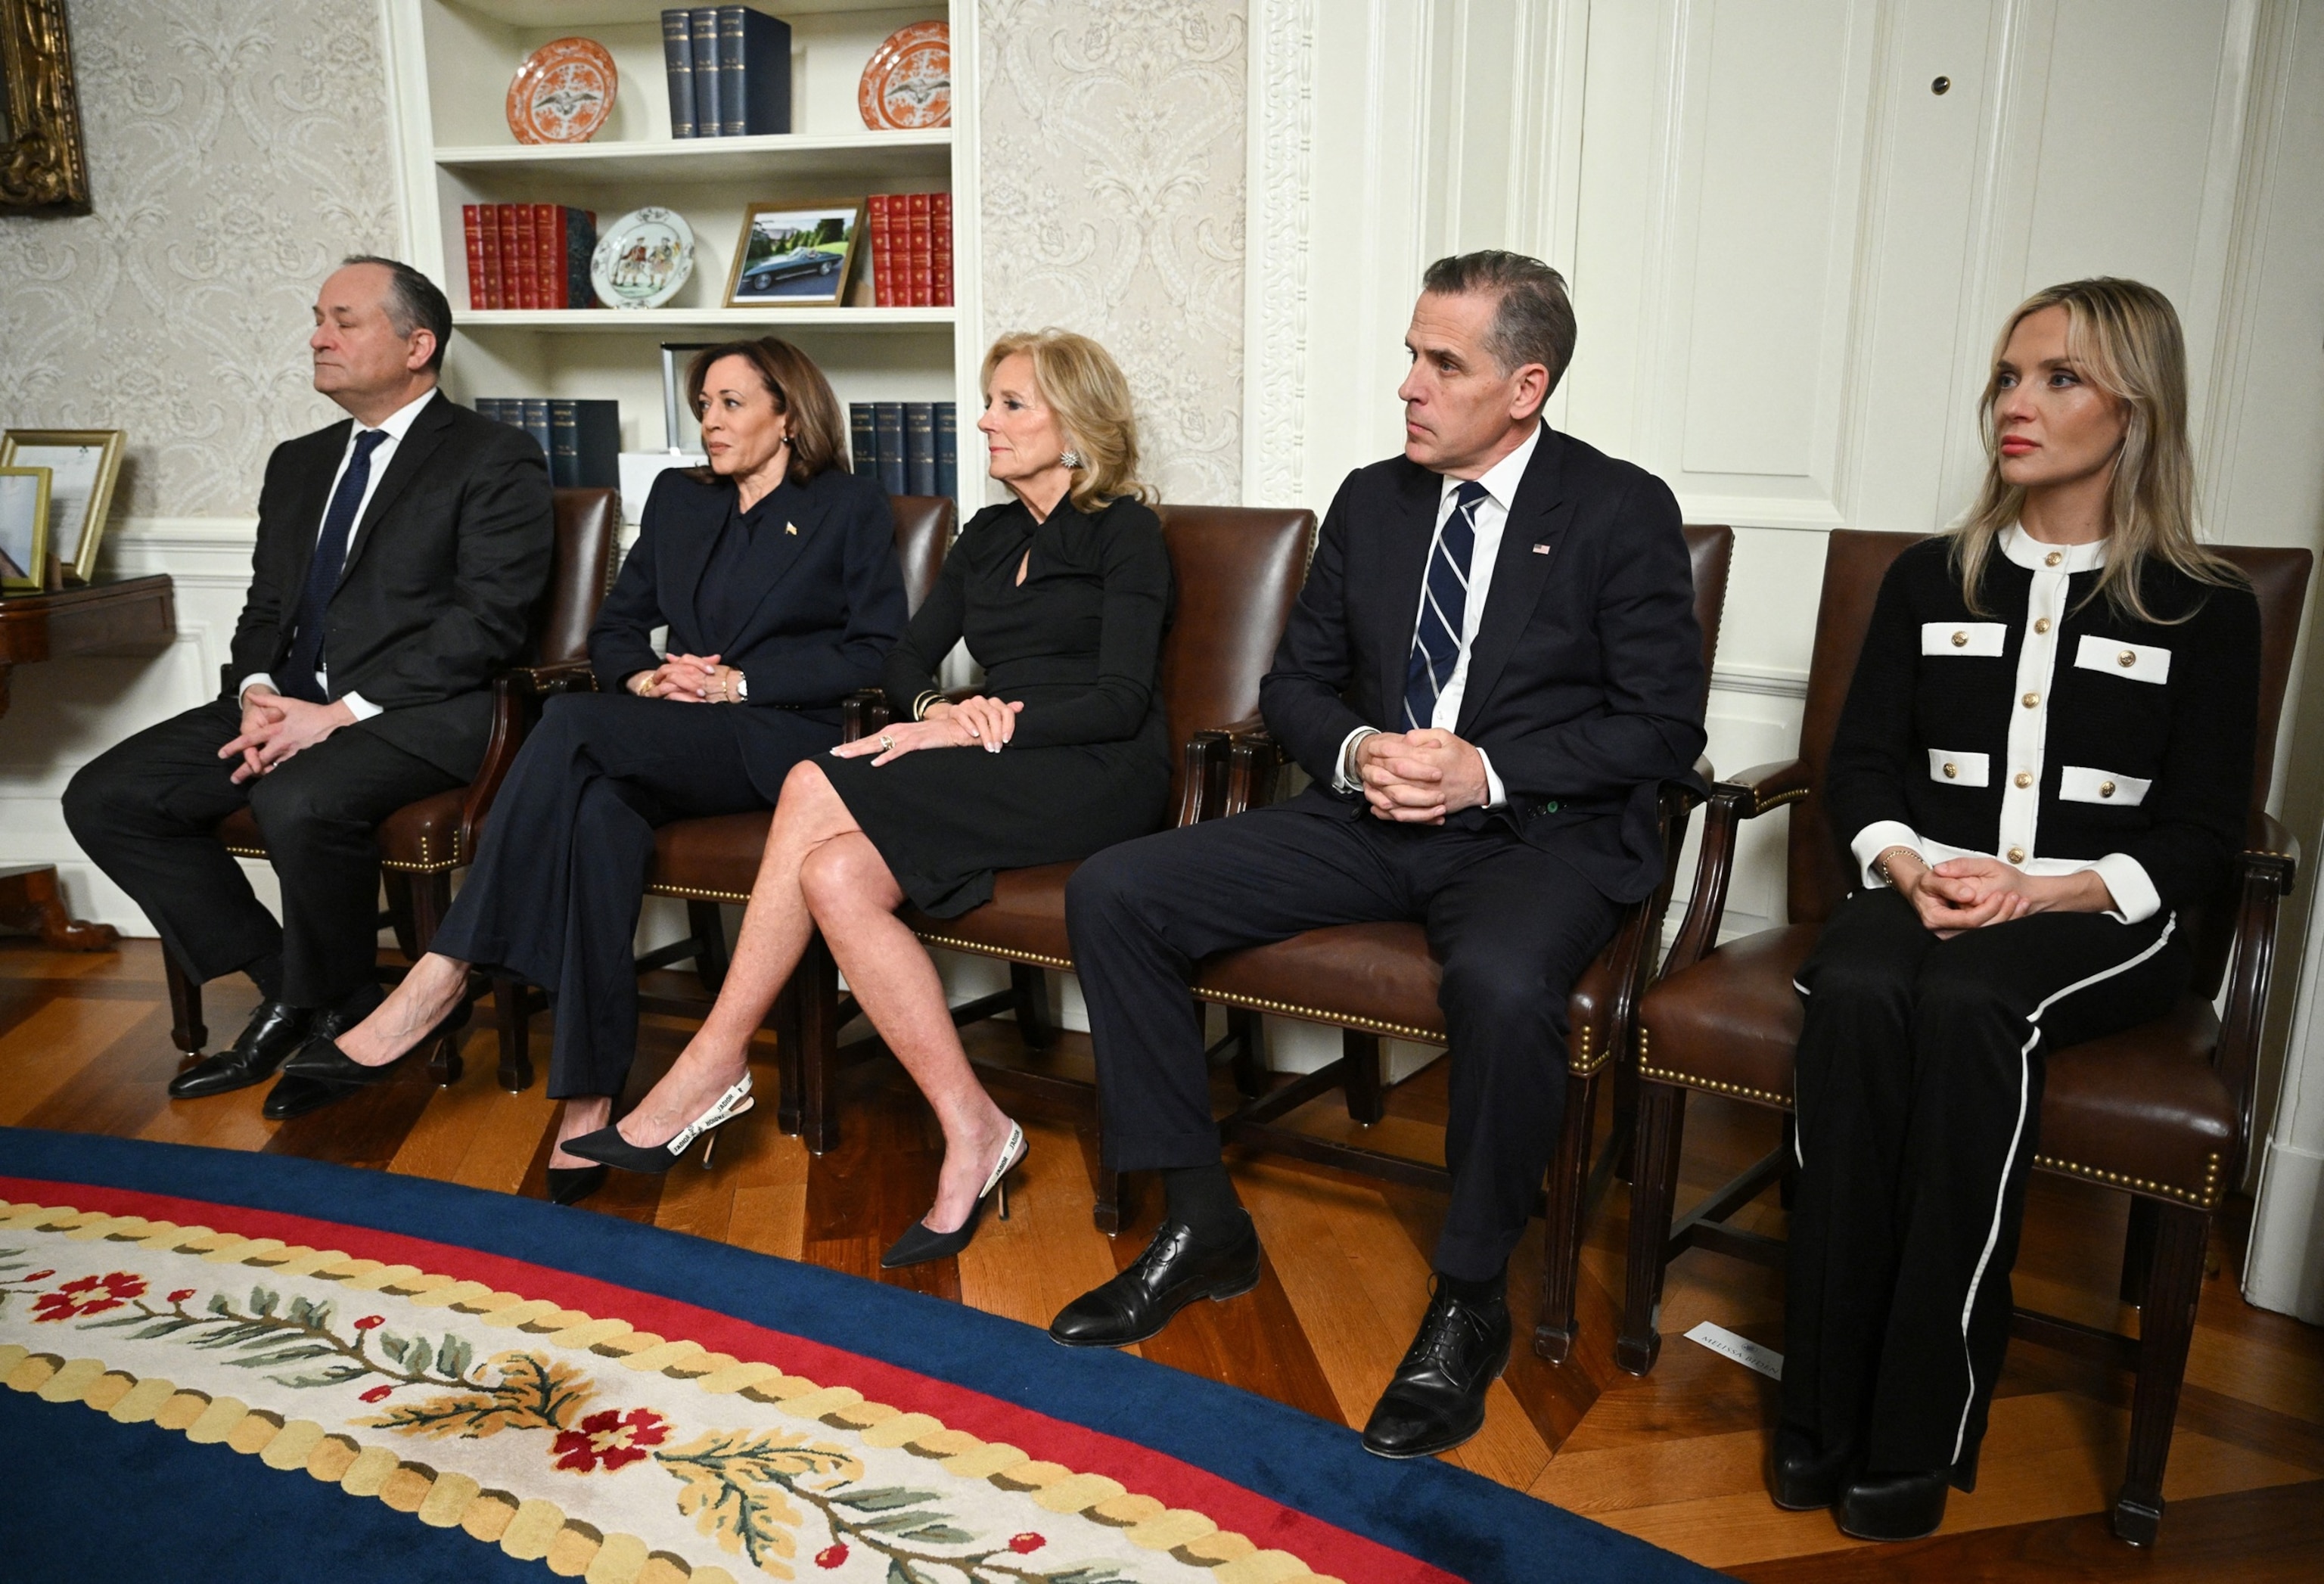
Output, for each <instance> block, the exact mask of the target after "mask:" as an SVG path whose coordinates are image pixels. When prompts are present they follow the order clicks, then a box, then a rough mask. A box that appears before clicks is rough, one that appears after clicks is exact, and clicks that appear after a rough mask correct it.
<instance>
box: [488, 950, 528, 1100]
mask: <svg viewBox="0 0 2324 1584" xmlns="http://www.w3.org/2000/svg"><path fill="white" fill-rule="evenodd" d="M493 1021H494V1022H495V1023H497V1024H498V1025H499V1026H500V1047H501V1071H500V1082H501V1087H502V1088H503V1089H505V1090H507V1091H509V1092H510V1093H511V1094H522V1093H523V1092H524V1091H526V1090H528V1089H530V1088H531V1087H532V987H531V986H530V985H528V984H526V983H525V982H524V981H521V980H518V979H512V978H511V977H510V976H508V975H507V974H505V973H496V974H494V975H493Z"/></svg>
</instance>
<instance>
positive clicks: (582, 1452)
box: [550, 1408, 669, 1474]
mask: <svg viewBox="0 0 2324 1584" xmlns="http://www.w3.org/2000/svg"><path fill="white" fill-rule="evenodd" d="M667 1440H669V1420H667V1419H664V1418H663V1417H662V1416H661V1415H660V1414H657V1413H655V1412H654V1411H653V1410H652V1409H650V1408H632V1409H631V1410H630V1411H629V1412H628V1413H627V1414H624V1413H622V1411H621V1410H620V1409H618V1408H608V1409H606V1410H605V1411H604V1413H602V1414H590V1415H589V1417H588V1418H586V1419H584V1420H583V1421H582V1422H581V1427H580V1428H579V1429H578V1430H567V1431H564V1432H559V1434H558V1437H557V1444H556V1445H555V1446H554V1447H552V1448H551V1449H550V1450H551V1451H552V1452H553V1453H555V1460H554V1466H555V1467H556V1468H559V1469H565V1470H567V1472H570V1473H574V1474H587V1473H591V1472H593V1471H594V1470H595V1469H600V1468H602V1469H606V1470H608V1471H609V1472H610V1471H611V1470H613V1469H621V1468H625V1467H627V1466H628V1465H629V1464H632V1463H636V1462H640V1461H642V1460H644V1458H645V1455H646V1449H647V1448H648V1447H658V1446H659V1445H661V1443H662V1442H663V1441H667Z"/></svg>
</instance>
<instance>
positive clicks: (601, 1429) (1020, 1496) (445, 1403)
mask: <svg viewBox="0 0 2324 1584" xmlns="http://www.w3.org/2000/svg"><path fill="white" fill-rule="evenodd" d="M253 1267H255V1268H253ZM84 1377H85V1379H84ZM0 1379H5V1381H6V1383H7V1384H8V1385H10V1386H14V1387H16V1388H17V1389H19V1390H40V1391H42V1392H43V1394H44V1395H54V1394H55V1393H56V1391H57V1390H58V1389H59V1388H60V1386H63V1385H65V1384H68V1383H71V1384H72V1385H73V1386H74V1390H73V1391H72V1392H68V1393H67V1394H66V1395H80V1398H81V1400H85V1401H87V1402H88V1404H90V1405H91V1406H93V1407H98V1406H101V1407H104V1408H106V1411H108V1412H110V1413H112V1414H114V1416H115V1417H116V1418H120V1417H124V1415H126V1416H130V1417H135V1416H137V1415H139V1414H143V1415H144V1416H146V1417H149V1418H153V1419H155V1420H156V1421H157V1422H159V1423H163V1424H164V1425H167V1426H169V1427H171V1428H179V1429H184V1430H185V1431H186V1432H187V1433H188V1434H189V1435H190V1436H192V1437H193V1438H194V1439H196V1440H202V1439H205V1437H206V1434H207V1437H208V1439H214V1440H225V1441H229V1442H230V1443H231V1444H234V1445H235V1446H237V1447H238V1448H239V1449H241V1450H260V1451H262V1453H263V1451H264V1450H265V1447H266V1446H269V1445H272V1444H273V1443H274V1442H275V1441H283V1447H282V1448H277V1449H276V1450H277V1452H278V1453H281V1456H267V1457H266V1460H267V1461H268V1462H269V1463H270V1464H272V1466H275V1467H283V1466H285V1462H284V1459H285V1458H286V1457H287V1456H288V1452H287V1451H285V1450H284V1448H288V1449H289V1450H297V1447H296V1446H295V1445H292V1440H295V1441H297V1443H298V1444H299V1445H304V1444H307V1443H308V1442H309V1441H311V1442H312V1446H313V1449H314V1450H311V1451H310V1452H309V1454H308V1455H307V1458H306V1460H305V1465H304V1466H306V1467H307V1469H308V1470H309V1472H310V1473H314V1474H316V1475H317V1477H318V1478H326V1477H328V1478H341V1476H339V1475H334V1474H332V1473H331V1472H330V1471H331V1470H332V1469H340V1468H342V1467H344V1469H346V1470H347V1471H348V1472H346V1474H345V1476H344V1482H345V1483H346V1485H347V1487H348V1488H350V1489H355V1488H356V1487H357V1486H358V1484H370V1483H376V1485H377V1487H378V1488H377V1489H375V1490H372V1489H366V1490H362V1491H360V1492H359V1494H378V1495H380V1496H381V1498H382V1499H383V1500H390V1501H395V1502H396V1503H397V1505H402V1504H401V1502H400V1501H397V1498H396V1497H395V1496H394V1495H393V1494H392V1493H391V1489H390V1487H395V1488H397V1489H401V1490H403V1491H405V1492H406V1493H407V1494H408V1495H410V1497H413V1498H414V1499H413V1500H412V1504H411V1505H412V1506H413V1507H414V1508H417V1507H419V1506H421V1505H423V1504H424V1503H425V1502H427V1501H431V1500H451V1499H453V1498H454V1497H463V1498H465V1499H466V1501H467V1503H468V1509H467V1511H468V1515H467V1516H466V1517H464V1518H463V1519H462V1520H461V1522H462V1524H463V1526H464V1527H466V1528H468V1529H469V1531H470V1533H476V1534H478V1537H479V1538H498V1539H500V1541H501V1543H502V1544H503V1549H504V1550H510V1551H511V1552H512V1553H513V1554H523V1552H522V1551H521V1549H520V1548H519V1546H518V1545H516V1544H513V1543H512V1542H511V1540H510V1539H509V1538H507V1537H508V1536H515V1537H517V1538H518V1539H520V1540H522V1541H523V1543H525V1544H527V1545H533V1544H535V1543H537V1542H539V1536H540V1534H541V1533H548V1531H545V1530H544V1529H543V1524H544V1522H545V1520H543V1519H541V1518H540V1516H539V1515H541V1514H542V1513H553V1514H555V1515H558V1517H559V1519H560V1522H561V1524H562V1527H557V1528H555V1529H554V1533H555V1535H556V1536H557V1537H558V1538H559V1539H563V1540H566V1541H567V1542H569V1543H567V1561H571V1560H574V1558H573V1555H572V1552H573V1547H574V1546H576V1545H579V1546H583V1547H585V1548H586V1545H587V1544H588V1537H589V1536H591V1535H602V1536H603V1537H604V1538H603V1540H602V1542H600V1543H599V1548H600V1550H602V1551H604V1552H606V1553H607V1559H606V1560H608V1561H613V1560H618V1559H617V1556H616V1553H618V1555H619V1556H627V1555H630V1554H631V1553H632V1552H633V1553H634V1555H635V1558H636V1560H637V1561H638V1562H639V1564H640V1570H639V1571H634V1572H633V1571H630V1570H626V1569H617V1568H601V1567H600V1566H598V1565H594V1563H593V1565H590V1566H589V1567H588V1572H589V1575H590V1577H591V1578H593V1579H595V1578H598V1577H599V1576H600V1573H601V1572H607V1573H614V1572H625V1573H628V1576H631V1577H637V1576H641V1571H642V1569H643V1564H644V1563H645V1562H646V1561H647V1560H648V1559H649V1558H658V1559H659V1560H661V1561H663V1562H664V1564H665V1565H666V1566H667V1565H668V1564H669V1563H670V1562H673V1561H675V1562H680V1563H683V1565H684V1566H685V1567H686V1568H687V1569H689V1570H691V1574H692V1576H693V1577H694V1578H695V1579H699V1580H702V1581H703V1584H716V1581H718V1580H720V1579H729V1580H731V1579H737V1578H740V1579H751V1578H773V1579H801V1578H808V1579H826V1578H827V1579H835V1580H842V1579H862V1580H877V1581H881V1584H1277V1581H1278V1580H1289V1579H1308V1580H1315V1575H1314V1574H1313V1573H1312V1572H1311V1571H1310V1570H1307V1569H1306V1568H1305V1566H1304V1565H1303V1564H1301V1563H1300V1562H1299V1561H1297V1559H1296V1558H1294V1557H1292V1556H1290V1555H1288V1554H1287V1553H1285V1552H1261V1551H1259V1550H1258V1548H1257V1547H1255V1546H1254V1545H1253V1544H1252V1543H1251V1542H1250V1541H1248V1540H1246V1539H1244V1538H1243V1537H1241V1536H1240V1535H1232V1534H1224V1533H1219V1532H1218V1530H1217V1526H1216V1525H1215V1524H1211V1523H1210V1522H1209V1521H1208V1520H1206V1519H1203V1517H1202V1516H1201V1515H1198V1514H1193V1513H1186V1512H1179V1511H1174V1510H1171V1509H1167V1508H1165V1507H1164V1506H1163V1504H1161V1503H1159V1502H1157V1501H1155V1500H1153V1499H1152V1498H1150V1497H1139V1496H1135V1495H1132V1494H1130V1493H1129V1492H1126V1491H1124V1490H1123V1489H1122V1487H1120V1485H1119V1484H1118V1483H1117V1482H1115V1481H1113V1480H1111V1479H1108V1478H1104V1477H1102V1476H1098V1475H1091V1474H1076V1473H1074V1472H1072V1471H1071V1470H1069V1469H1063V1468H1061V1467H1059V1466H1058V1465H1056V1464H1054V1463H1045V1462H1042V1461H1039V1460H1037V1458H1035V1457H1031V1456H1028V1454H1027V1453H1026V1452H1024V1451H1023V1450H1019V1449H1017V1448H1013V1447H1007V1446H1002V1445H1000V1444H998V1443H987V1442H983V1441H978V1440H977V1439H976V1438H974V1437H973V1436H970V1435H967V1434H965V1433H964V1432H957V1431H951V1430H947V1429H945V1427H944V1426H943V1425H942V1424H941V1423H938V1422H937V1421H936V1420H935V1419H934V1418H933V1417H932V1416H930V1415H928V1414H913V1413H906V1412H899V1410H897V1409H895V1408H892V1407H888V1406H886V1405H883V1404H871V1403H867V1402H865V1401H864V1400H863V1399H862V1395H861V1394H859V1393H857V1392H855V1391H853V1389H851V1388H848V1387H844V1386H818V1385H817V1384H816V1383H815V1382H813V1381H808V1380H805V1379H801V1378H799V1377H793V1376H790V1375H788V1374H787V1373H784V1372H782V1371H780V1370H779V1368H777V1366H776V1364H775V1362H774V1361H773V1360H768V1361H764V1362H745V1361H742V1360H739V1359H734V1358H730V1357H728V1356H726V1355H723V1354H713V1353H709V1352H707V1351H705V1349H701V1348H699V1347H698V1346H696V1344H693V1343H687V1342H676V1343H674V1342H670V1341H668V1340H664V1339H661V1338H659V1337H654V1336H650V1335H649V1334H647V1333H642V1332H637V1331H632V1330H631V1328H629V1327H628V1326H627V1325H625V1324H624V1323H622V1322H620V1321H618V1320H606V1319H593V1318H592V1317H590V1316H587V1315H584V1314H580V1313H578V1312H574V1311H567V1310H560V1309H558V1308H557V1307H556V1306H555V1305H554V1304H551V1303H547V1302H545V1301H532V1302H527V1301H525V1300H524V1299H522V1298H521V1297H519V1296H518V1295H516V1294H505V1293H494V1292H493V1291H491V1290H490V1289H488V1288H486V1287H485V1286H484V1284H481V1283H476V1282H466V1283H463V1282H458V1281H455V1280H453V1279H451V1278H450V1277H447V1276H442V1275H429V1274H428V1273H422V1272H420V1271H417V1270H415V1269H414V1268H413V1267H411V1266H381V1265H380V1264H379V1263H378V1262H376V1261H373V1260H364V1259H351V1258H348V1257H346V1256H344V1255H339V1254H337V1253H331V1252H318V1251H315V1250H310V1249H290V1248H284V1247H283V1246H282V1245H281V1244H280V1243H277V1242H273V1241H272V1240H271V1239H260V1240H252V1239H243V1238H240V1237H238V1236H236V1235H235V1234H231V1233H217V1232H214V1231H211V1230H209V1229H203V1228H185V1229H180V1228H176V1227H172V1226H171V1225H169V1224H167V1223H163V1222H155V1221H146V1220H142V1219H140V1218H136V1217H123V1218H115V1217H110V1216H104V1215H100V1214H95V1213H84V1212H73V1211H58V1210H53V1209H51V1210H42V1209H40V1208H38V1207H27V1206H22V1205H5V1204H0ZM100 1399H102V1400H100ZM173 1417H174V1419H176V1420H180V1421H185V1423H171V1421H172V1419H173ZM229 1422H230V1423H229ZM310 1425H311V1426H319V1432H317V1431H315V1430H312V1429H308V1428H304V1427H307V1426H310ZM205 1427H208V1428H207V1431H206V1428H205ZM294 1428H296V1429H298V1430H299V1434H298V1435H297V1436H296V1437H295V1438H293V1435H292V1432H293V1430H294ZM237 1438H239V1439H237ZM285 1438H291V1440H286V1439H285ZM244 1441H249V1442H251V1443H253V1444H250V1445H244ZM365 1460H368V1462H366V1461H365ZM359 1468H366V1469H370V1470H371V1471H372V1473H371V1475H367V1476H365V1477H364V1478H363V1479H361V1480H359V1479H358V1478H357V1477H356V1472H355V1471H356V1470H357V1469H359ZM391 1469H392V1472H391ZM401 1475H408V1476H410V1477H409V1478H404V1480H403V1484H402V1485H401V1487H397V1486H396V1480H397V1478H398V1477H399V1476H401ZM373 1476H376V1479H375V1480H374V1478H373ZM423 1477H424V1484H423V1485H414V1483H413V1480H414V1479H421V1478H423ZM447 1480H449V1481H451V1482H452V1483H448V1484H447ZM441 1491H449V1492H451V1493H452V1495H451V1496H450V1497H439V1496H438V1494H437V1493H438V1492H441ZM487 1509H489V1510H487ZM529 1513H530V1514H531V1515H533V1516H532V1521H531V1524H530V1528H527V1527H525V1521H526V1515H527V1514H529ZM479 1515H481V1520H482V1521H481V1522H478V1521H472V1520H475V1519H476V1518H478V1516H479ZM495 1524H497V1525H498V1526H499V1527H500V1528H501V1530H502V1531H503V1534H501V1535H494V1534H492V1533H485V1531H489V1530H492V1529H493V1527H494V1526H495ZM576 1525H577V1526H576ZM576 1537H577V1538H576ZM554 1552H555V1543H554V1542H550V1543H541V1544H539V1545H538V1546H537V1553H538V1554H540V1555H541V1556H542V1557H543V1559H544V1560H546V1561H549V1563H550V1565H551V1566H552V1567H553V1568H556V1569H557V1570H558V1571H566V1570H567V1569H566V1568H564V1567H559V1566H558V1557H557V1556H556V1555H555V1554H554ZM584 1560H586V1559H584ZM1316 1584H1324V1581H1321V1580H1317V1581H1316Z"/></svg>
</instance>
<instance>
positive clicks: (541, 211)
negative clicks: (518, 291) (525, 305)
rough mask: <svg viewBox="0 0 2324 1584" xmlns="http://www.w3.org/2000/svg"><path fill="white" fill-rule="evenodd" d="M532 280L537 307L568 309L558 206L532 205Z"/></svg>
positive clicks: (562, 213) (562, 224) (561, 208)
mask: <svg viewBox="0 0 2324 1584" xmlns="http://www.w3.org/2000/svg"><path fill="white" fill-rule="evenodd" d="M532 250H533V278H534V279H535V280H536V281H539V286H538V287H537V288H536V289H535V290H537V292H538V294H539V299H540V300H539V302H537V303H536V304H534V306H535V307H537V308H570V307H571V306H572V304H570V303H568V302H567V301H566V300H565V209H564V206H562V205H561V204H535V205H533V206H532Z"/></svg>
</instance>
